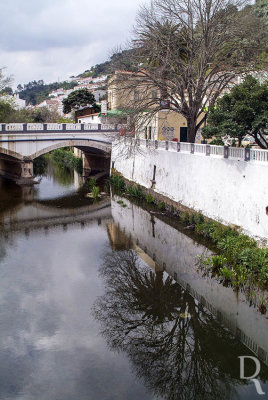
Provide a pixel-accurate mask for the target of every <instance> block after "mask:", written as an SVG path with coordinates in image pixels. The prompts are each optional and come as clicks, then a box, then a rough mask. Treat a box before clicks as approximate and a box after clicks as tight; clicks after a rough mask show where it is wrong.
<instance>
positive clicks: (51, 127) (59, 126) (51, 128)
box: [47, 123, 62, 131]
mask: <svg viewBox="0 0 268 400" xmlns="http://www.w3.org/2000/svg"><path fill="white" fill-rule="evenodd" d="M47 130H48V131H62V124H53V123H49V124H47Z"/></svg>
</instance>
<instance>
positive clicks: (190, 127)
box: [187, 117, 197, 143]
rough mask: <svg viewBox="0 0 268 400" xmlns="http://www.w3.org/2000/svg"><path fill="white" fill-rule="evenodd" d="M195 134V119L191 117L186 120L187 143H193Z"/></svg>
mask: <svg viewBox="0 0 268 400" xmlns="http://www.w3.org/2000/svg"><path fill="white" fill-rule="evenodd" d="M196 132H197V124H196V119H195V118H193V117H189V118H187V142H189V143H194V142H195V137H196Z"/></svg>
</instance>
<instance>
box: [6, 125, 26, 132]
mask: <svg viewBox="0 0 268 400" xmlns="http://www.w3.org/2000/svg"><path fill="white" fill-rule="evenodd" d="M6 131H12V132H14V131H17V132H18V131H23V124H6Z"/></svg>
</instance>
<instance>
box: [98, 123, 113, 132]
mask: <svg viewBox="0 0 268 400" xmlns="http://www.w3.org/2000/svg"><path fill="white" fill-rule="evenodd" d="M114 127H115V126H114V125H112V124H101V130H102V131H109V130H114Z"/></svg>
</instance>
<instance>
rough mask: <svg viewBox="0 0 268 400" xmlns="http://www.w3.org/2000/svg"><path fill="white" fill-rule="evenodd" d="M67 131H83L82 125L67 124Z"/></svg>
mask: <svg viewBox="0 0 268 400" xmlns="http://www.w3.org/2000/svg"><path fill="white" fill-rule="evenodd" d="M66 130H67V131H81V124H66Z"/></svg>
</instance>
